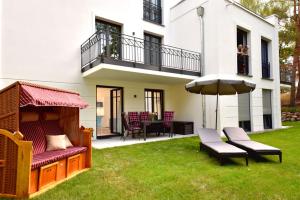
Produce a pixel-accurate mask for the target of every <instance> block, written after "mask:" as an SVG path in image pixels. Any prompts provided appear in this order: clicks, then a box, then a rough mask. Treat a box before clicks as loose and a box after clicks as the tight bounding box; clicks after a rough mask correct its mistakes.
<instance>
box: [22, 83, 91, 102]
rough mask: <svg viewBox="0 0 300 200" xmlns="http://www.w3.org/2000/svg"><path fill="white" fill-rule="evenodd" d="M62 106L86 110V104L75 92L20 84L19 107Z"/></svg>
mask: <svg viewBox="0 0 300 200" xmlns="http://www.w3.org/2000/svg"><path fill="white" fill-rule="evenodd" d="M28 105H33V106H63V107H78V108H86V107H87V106H88V104H87V103H86V102H85V101H84V100H83V99H82V98H81V97H80V95H79V94H78V93H76V92H71V91H66V90H61V89H57V88H51V87H46V86H41V85H36V84H31V83H24V82H21V83H20V107H24V106H28Z"/></svg>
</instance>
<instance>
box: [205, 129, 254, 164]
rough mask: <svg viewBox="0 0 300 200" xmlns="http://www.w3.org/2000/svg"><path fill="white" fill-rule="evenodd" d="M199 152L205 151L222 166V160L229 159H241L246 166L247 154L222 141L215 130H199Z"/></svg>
mask: <svg viewBox="0 0 300 200" xmlns="http://www.w3.org/2000/svg"><path fill="white" fill-rule="evenodd" d="M199 137H200V140H201V142H200V151H201V150H205V151H207V152H208V153H209V155H214V156H215V157H216V158H218V160H219V161H220V164H221V165H222V164H223V162H224V159H226V158H231V157H243V158H245V160H246V165H248V153H247V152H246V151H244V150H242V149H239V148H237V147H235V146H233V145H230V144H227V143H225V142H223V141H222V139H221V138H220V136H219V134H218V133H217V131H216V130H215V129H204V128H203V129H200V132H199Z"/></svg>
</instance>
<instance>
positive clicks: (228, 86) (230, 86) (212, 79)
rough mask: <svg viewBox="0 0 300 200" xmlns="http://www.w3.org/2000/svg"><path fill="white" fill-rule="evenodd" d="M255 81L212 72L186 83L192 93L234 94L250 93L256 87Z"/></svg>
mask: <svg viewBox="0 0 300 200" xmlns="http://www.w3.org/2000/svg"><path fill="white" fill-rule="evenodd" d="M255 85H256V84H255V83H253V82H251V81H246V80H243V79H241V78H238V77H235V76H232V75H227V74H212V75H206V76H203V77H201V78H198V79H195V80H193V81H191V82H190V83H188V84H186V86H185V89H186V90H187V91H189V92H191V93H197V94H205V95H234V94H242V93H248V92H251V91H253V90H254V89H255Z"/></svg>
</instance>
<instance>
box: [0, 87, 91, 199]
mask: <svg viewBox="0 0 300 200" xmlns="http://www.w3.org/2000/svg"><path fill="white" fill-rule="evenodd" d="M85 107H87V104H86V103H85V102H84V101H83V100H82V99H81V98H80V96H79V94H78V93H75V92H70V91H66V90H61V89H57V88H51V87H47V86H41V85H36V84H31V83H25V82H16V83H14V84H12V85H10V86H8V87H6V88H4V89H2V90H1V91H0V186H1V187H0V197H9V198H28V197H32V196H34V195H36V194H40V193H41V192H43V191H45V190H47V189H48V188H51V187H53V186H54V185H56V184H58V183H61V182H63V181H64V180H66V179H68V178H71V177H73V176H74V175H76V174H78V173H80V172H83V171H85V170H86V169H88V168H90V167H91V155H92V148H91V134H92V129H86V128H83V127H81V128H80V125H79V109H81V108H85ZM56 136H58V137H59V138H62V139H61V140H60V142H62V144H63V148H60V149H58V148H57V149H55V150H53V149H51V148H54V147H53V146H52V147H51V148H50V147H49V144H50V143H51V142H50V140H48V138H56V139H55V140H52V142H53V144H54V145H57V141H58V140H57V138H58V137H56ZM66 138H68V139H69V143H68V146H67V142H66V140H67V139H66Z"/></svg>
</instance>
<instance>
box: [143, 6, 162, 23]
mask: <svg viewBox="0 0 300 200" xmlns="http://www.w3.org/2000/svg"><path fill="white" fill-rule="evenodd" d="M161 13H162V12H161V1H160V0H144V19H145V20H148V21H151V22H154V23H158V24H161V22H162V20H161Z"/></svg>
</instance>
